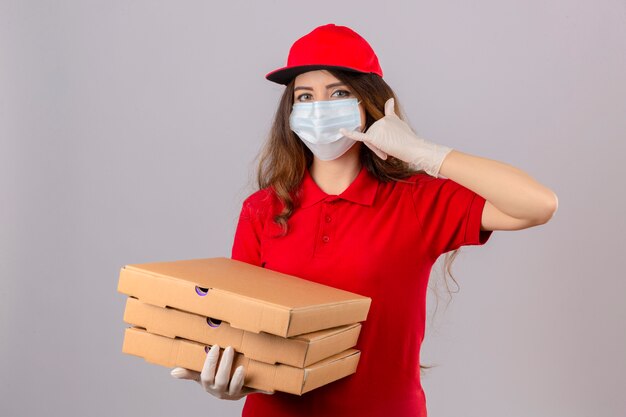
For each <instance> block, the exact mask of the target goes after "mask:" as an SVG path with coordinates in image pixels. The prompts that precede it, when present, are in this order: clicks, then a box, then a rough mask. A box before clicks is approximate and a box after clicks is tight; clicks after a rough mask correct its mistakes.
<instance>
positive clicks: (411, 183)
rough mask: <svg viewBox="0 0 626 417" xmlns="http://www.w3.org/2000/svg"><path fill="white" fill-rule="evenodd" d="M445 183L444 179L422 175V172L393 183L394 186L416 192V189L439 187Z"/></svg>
mask: <svg viewBox="0 0 626 417" xmlns="http://www.w3.org/2000/svg"><path fill="white" fill-rule="evenodd" d="M444 181H446V180H445V179H443V178H435V177H433V176H430V175H428V174H426V173H422V172H418V173H415V174H412V175H410V176H408V177H405V178H402V179H399V180H395V181H393V183H394V186H396V187H397V186H401V187H405V188H409V189H412V190H415V189H416V188H423V187H432V186H437V185H441V184H442V183H443V182H444Z"/></svg>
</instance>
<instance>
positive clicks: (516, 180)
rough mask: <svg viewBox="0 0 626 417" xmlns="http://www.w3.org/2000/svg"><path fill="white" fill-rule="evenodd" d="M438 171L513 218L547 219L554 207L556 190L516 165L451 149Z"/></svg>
mask: <svg viewBox="0 0 626 417" xmlns="http://www.w3.org/2000/svg"><path fill="white" fill-rule="evenodd" d="M439 174H441V175H442V176H444V177H446V178H449V179H451V180H452V181H454V182H457V183H459V184H461V185H462V186H464V187H466V188H469V189H470V190H472V191H474V192H475V193H476V194H479V195H480V196H482V197H483V198H484V199H485V200H487V201H489V202H490V203H491V204H493V205H494V206H495V207H496V208H497V209H498V210H500V211H502V212H503V213H505V214H508V215H509V216H511V217H515V218H517V219H528V220H532V221H535V222H537V223H545V222H547V221H548V220H549V219H550V218H551V217H552V216H553V215H554V213H555V212H556V210H557V208H558V199H557V196H556V194H555V193H554V192H553V191H552V190H550V189H549V188H547V187H546V186H544V185H542V184H540V183H539V182H537V181H535V180H534V179H533V178H532V177H531V176H530V175H528V174H527V173H526V172H524V171H522V170H521V169H519V168H515V167H513V166H511V165H508V164H505V163H503V162H499V161H496V160H493V159H487V158H483V157H479V156H474V155H470V154H467V153H464V152H461V151H458V150H456V149H455V150H452V151H451V152H450V153H449V154H448V155H447V156H446V157H445V159H444V160H443V163H442V164H441V167H440V170H439Z"/></svg>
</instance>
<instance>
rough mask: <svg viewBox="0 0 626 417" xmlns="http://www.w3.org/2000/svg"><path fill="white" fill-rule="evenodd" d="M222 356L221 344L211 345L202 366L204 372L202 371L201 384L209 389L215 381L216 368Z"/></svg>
mask: <svg viewBox="0 0 626 417" xmlns="http://www.w3.org/2000/svg"><path fill="white" fill-rule="evenodd" d="M219 357H220V347H219V345H213V346H211V349H209V353H207V355H206V359H205V360H204V365H203V366H202V372H201V373H200V384H201V385H202V387H203V388H204V389H205V390H206V391H208V390H209V389H210V388H211V387H212V386H213V382H214V381H215V368H216V367H217V361H218V360H219Z"/></svg>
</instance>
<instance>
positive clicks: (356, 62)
mask: <svg viewBox="0 0 626 417" xmlns="http://www.w3.org/2000/svg"><path fill="white" fill-rule="evenodd" d="M328 68H336V69H341V70H347V71H354V72H362V73H373V74H377V75H379V76H380V77H382V76H383V70H382V69H381V68H380V64H379V63H378V57H377V56H376V54H375V53H374V50H373V49H372V47H371V46H370V44H369V43H367V41H366V40H365V39H363V37H361V35H359V34H358V33H356V32H355V31H353V30H352V29H350V28H349V27H346V26H337V25H335V24H333V23H330V24H327V25H324V26H319V27H317V28H315V29H313V30H312V31H311V32H309V33H308V34H306V35H304V36H303V37H301V38H300V39H298V40H297V41H295V42H294V43H293V45H292V46H291V49H290V50H289V56H288V58H287V66H286V67H283V68H279V69H277V70H274V71H272V72H270V73H268V74H267V75H266V76H265V78H267V79H268V80H270V81H273V82H275V83H278V84H284V85H286V84H289V82H290V81H291V80H292V79H293V78H294V77H296V76H297V75H299V74H302V73H303V72H307V71H312V70H318V69H328Z"/></svg>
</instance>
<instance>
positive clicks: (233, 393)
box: [171, 345, 274, 400]
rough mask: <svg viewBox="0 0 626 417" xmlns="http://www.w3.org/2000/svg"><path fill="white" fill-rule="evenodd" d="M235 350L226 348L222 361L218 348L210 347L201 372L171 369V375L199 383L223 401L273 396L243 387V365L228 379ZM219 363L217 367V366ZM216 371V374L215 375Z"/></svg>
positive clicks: (269, 392)
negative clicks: (257, 395) (253, 394)
mask: <svg viewBox="0 0 626 417" xmlns="http://www.w3.org/2000/svg"><path fill="white" fill-rule="evenodd" d="M234 356H235V350H234V349H233V348H232V347H231V346H228V347H226V349H224V353H223V354H222V360H221V361H220V360H219V357H220V347H219V346H218V345H213V346H211V349H209V353H207V355H206V359H205V360H204V366H203V367H202V372H196V371H192V370H189V369H185V368H174V369H172V372H171V375H172V376H173V377H174V378H178V379H191V380H193V381H196V382H197V383H199V384H200V385H201V386H202V387H203V388H204V389H205V390H206V392H208V393H209V394H211V395H213V396H215V397H217V398H220V399H223V400H239V399H241V398H243V397H245V396H246V395H248V394H252V393H256V392H259V393H263V394H273V393H274V392H272V391H262V390H258V389H253V388H248V387H244V386H243V382H244V381H243V380H244V376H245V370H246V369H245V367H244V366H243V365H241V366H239V367H237V369H235V372H234V373H233V377H232V378H231V379H230V383H229V376H230V370H231V368H232V366H233V358H234ZM218 361H219V366H218ZM216 369H217V373H216Z"/></svg>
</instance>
